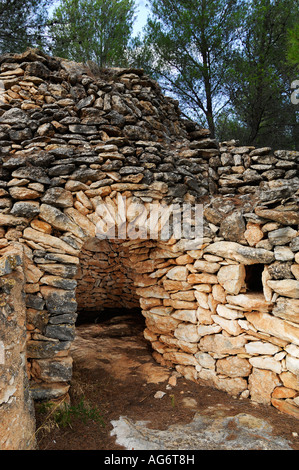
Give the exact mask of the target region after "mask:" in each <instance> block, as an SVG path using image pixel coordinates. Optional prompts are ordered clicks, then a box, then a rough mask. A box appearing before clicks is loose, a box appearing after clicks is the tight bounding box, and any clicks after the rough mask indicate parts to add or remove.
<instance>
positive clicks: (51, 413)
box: [37, 396, 105, 428]
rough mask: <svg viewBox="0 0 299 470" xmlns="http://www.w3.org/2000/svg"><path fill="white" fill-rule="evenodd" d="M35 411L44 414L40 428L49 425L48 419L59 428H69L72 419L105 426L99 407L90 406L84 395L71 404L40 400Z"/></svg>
mask: <svg viewBox="0 0 299 470" xmlns="http://www.w3.org/2000/svg"><path fill="white" fill-rule="evenodd" d="M37 411H38V413H40V414H41V415H44V414H46V417H45V419H44V421H43V423H42V425H41V426H40V428H45V427H46V426H49V422H50V421H51V422H52V423H54V424H55V425H56V426H57V427H59V428H65V427H67V426H69V427H70V428H71V427H72V422H73V420H74V419H76V420H79V421H81V422H82V423H84V424H87V423H88V421H94V422H96V423H99V424H100V425H101V426H103V427H104V426H105V422H104V419H103V417H102V415H101V412H100V410H99V408H98V407H97V406H91V405H90V404H89V403H88V402H87V401H86V399H85V397H84V396H82V397H81V398H80V400H79V402H78V403H77V404H73V405H70V404H67V403H64V402H62V403H60V404H59V405H57V404H56V405H54V404H53V403H51V402H42V403H39V405H38V407H37Z"/></svg>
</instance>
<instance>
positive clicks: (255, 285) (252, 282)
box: [245, 264, 264, 293]
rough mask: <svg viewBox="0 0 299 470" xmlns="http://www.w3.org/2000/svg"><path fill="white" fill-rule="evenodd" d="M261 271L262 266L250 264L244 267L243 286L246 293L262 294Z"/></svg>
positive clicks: (262, 269)
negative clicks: (244, 285)
mask: <svg viewBox="0 0 299 470" xmlns="http://www.w3.org/2000/svg"><path fill="white" fill-rule="evenodd" d="M263 271H264V265H263V264H250V265H247V266H245V272H246V273H245V284H246V290H247V292H258V293H262V292H263V282H262V273H263Z"/></svg>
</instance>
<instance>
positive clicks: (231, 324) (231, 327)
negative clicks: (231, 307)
mask: <svg viewBox="0 0 299 470" xmlns="http://www.w3.org/2000/svg"><path fill="white" fill-rule="evenodd" d="M212 319H213V320H214V322H215V323H216V324H217V325H220V326H221V328H223V329H224V330H225V331H226V332H227V333H228V334H229V335H232V336H238V335H240V334H241V333H242V328H241V327H240V325H239V323H238V322H237V321H236V320H228V319H226V318H222V317H220V316H219V315H212Z"/></svg>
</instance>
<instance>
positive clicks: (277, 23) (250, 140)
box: [224, 0, 299, 148]
mask: <svg viewBox="0 0 299 470" xmlns="http://www.w3.org/2000/svg"><path fill="white" fill-rule="evenodd" d="M249 3H250V8H248V10H247V12H246V14H245V15H244V20H243V27H242V30H241V35H240V45H239V47H237V48H236V49H235V50H234V51H233V53H232V55H231V57H230V60H229V67H228V68H227V70H226V75H225V80H224V81H225V88H226V93H227V95H228V96H229V98H230V100H229V101H230V105H231V107H232V108H233V110H234V114H235V115H236V116H237V118H238V121H239V122H240V123H242V126H243V128H245V129H246V132H245V135H243V139H244V141H243V143H245V144H251V145H260V144H261V143H262V145H270V146H273V147H276V148H277V146H278V147H279V148H281V147H282V146H283V147H284V148H296V146H298V145H299V142H298V115H296V110H295V108H294V105H292V103H291V101H290V95H291V92H290V85H291V82H292V80H293V79H294V78H296V77H295V68H294V67H292V66H291V65H289V64H288V63H287V61H286V55H287V29H288V27H289V26H290V25H291V24H292V22H293V21H294V18H295V17H296V7H294V1H293V0H285V1H284V2H278V1H277V2H276V1H270V0H252V1H251V2H249ZM295 3H296V2H295ZM297 8H298V6H297ZM292 13H293V14H292Z"/></svg>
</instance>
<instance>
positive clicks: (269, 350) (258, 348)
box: [245, 341, 280, 355]
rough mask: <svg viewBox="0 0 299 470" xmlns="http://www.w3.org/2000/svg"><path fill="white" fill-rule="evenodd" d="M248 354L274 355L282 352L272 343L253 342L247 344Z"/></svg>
mask: <svg viewBox="0 0 299 470" xmlns="http://www.w3.org/2000/svg"><path fill="white" fill-rule="evenodd" d="M245 349H246V352H248V353H249V354H261V355H265V354H268V355H273V354H276V353H277V352H279V351H280V348H279V347H278V346H276V345H275V344H272V343H265V342H263V341H252V342H250V343H247V344H245Z"/></svg>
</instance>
